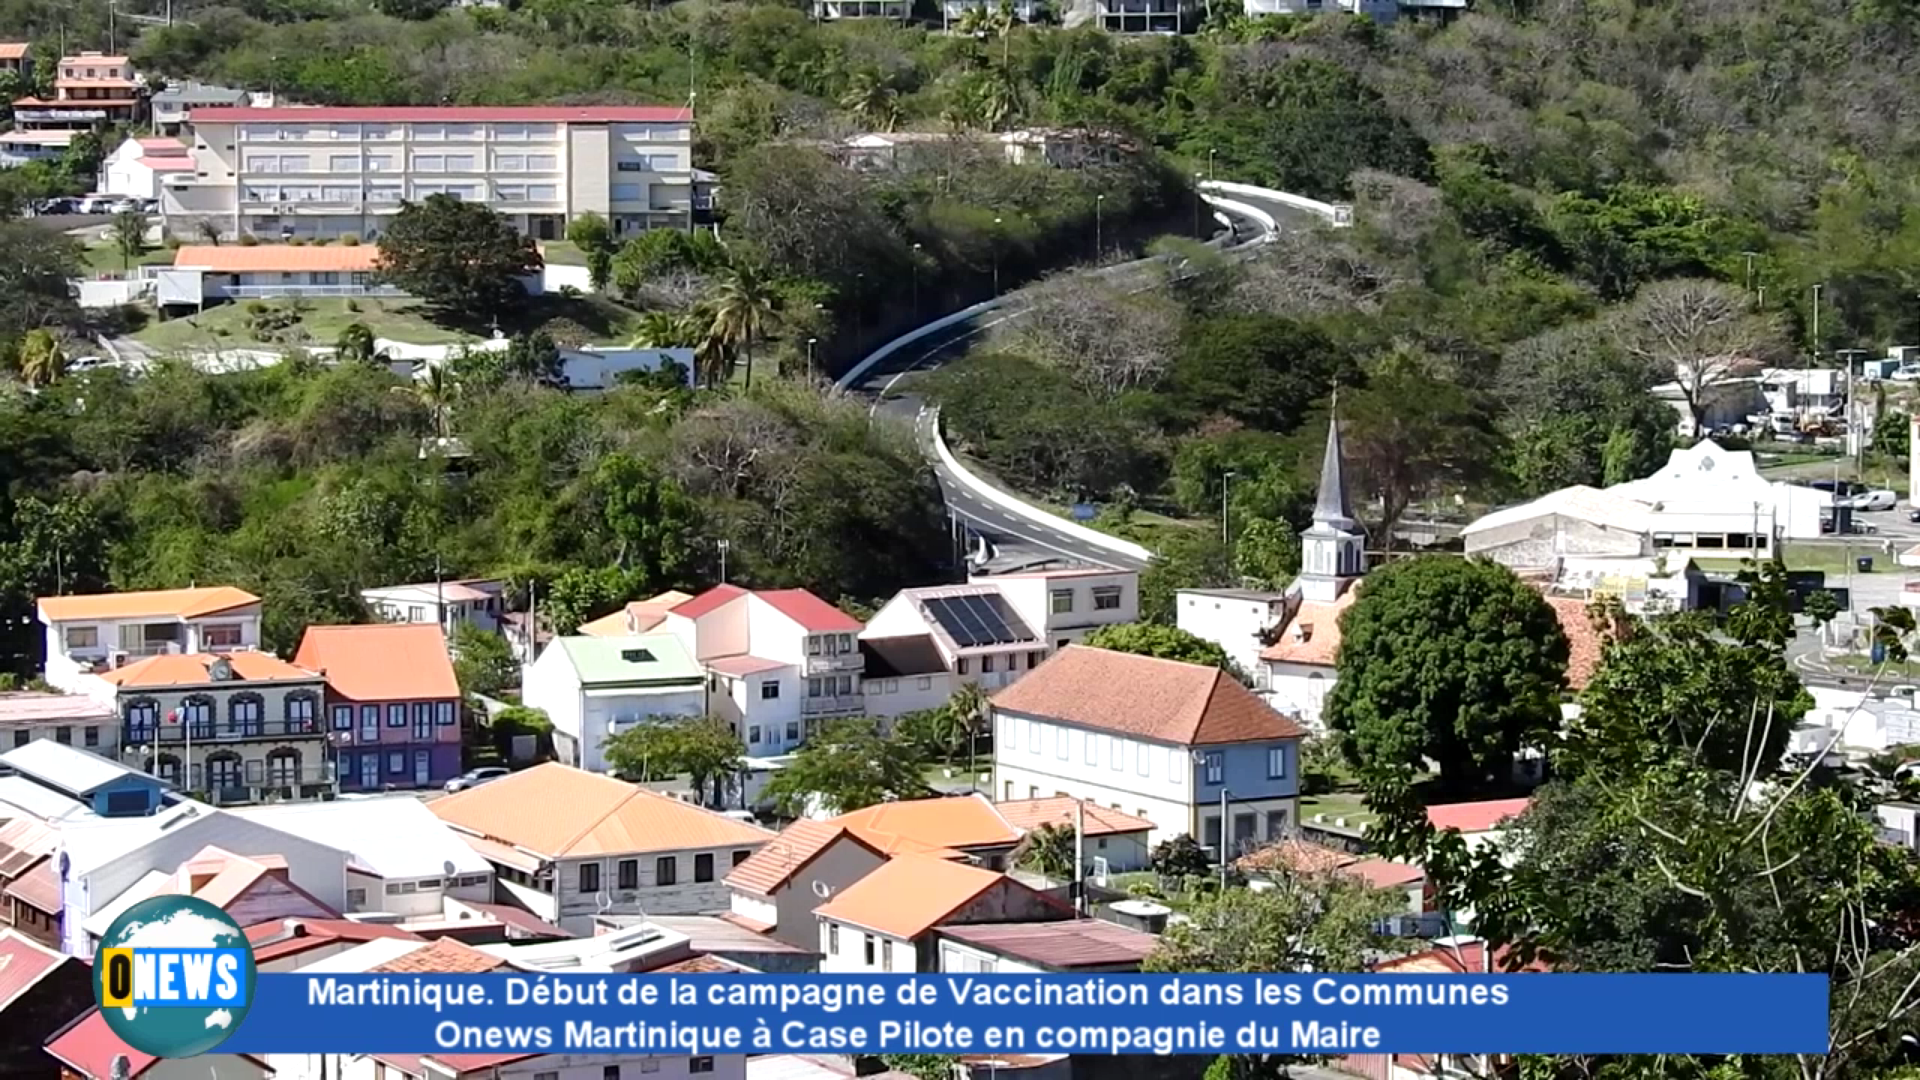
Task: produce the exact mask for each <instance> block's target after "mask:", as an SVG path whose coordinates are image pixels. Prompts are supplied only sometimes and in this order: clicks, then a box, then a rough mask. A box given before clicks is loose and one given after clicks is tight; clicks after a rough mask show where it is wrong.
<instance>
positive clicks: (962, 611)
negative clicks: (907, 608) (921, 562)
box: [923, 593, 1034, 649]
mask: <svg viewBox="0 0 1920 1080" xmlns="http://www.w3.org/2000/svg"><path fill="white" fill-rule="evenodd" d="M923 603H924V604H925V605H926V609H927V614H929V615H932V616H933V619H934V621H935V622H937V623H939V624H940V629H941V630H943V631H944V632H945V633H946V634H947V636H948V637H950V638H952V639H953V642H954V644H956V645H958V646H960V647H961V648H963V649H968V648H977V647H979V646H982V645H1012V644H1016V643H1019V642H1023V641H1032V640H1034V636H1033V632H1032V631H1030V630H1028V629H1027V626H1026V624H1025V623H1023V622H1021V621H1020V617H1019V616H1018V615H1015V614H1014V613H1013V612H1012V611H1011V610H1010V609H1008V607H1007V602H1006V600H1005V598H1003V597H1001V596H999V595H998V594H995V593H984V594H964V595H961V596H940V597H932V598H929V599H927V600H925V601H923Z"/></svg>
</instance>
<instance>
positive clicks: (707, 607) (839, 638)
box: [660, 585, 866, 756]
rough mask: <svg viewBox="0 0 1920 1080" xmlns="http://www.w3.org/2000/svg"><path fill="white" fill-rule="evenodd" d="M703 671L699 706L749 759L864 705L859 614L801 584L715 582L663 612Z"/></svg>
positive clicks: (793, 744)
mask: <svg viewBox="0 0 1920 1080" xmlns="http://www.w3.org/2000/svg"><path fill="white" fill-rule="evenodd" d="M660 629H661V630H663V631H665V632H667V633H670V634H673V635H675V636H676V637H678V638H679V639H680V640H681V642H682V643H683V644H685V645H686V646H687V647H688V649H689V650H690V651H691V652H692V653H693V656H694V659H695V660H696V661H697V662H699V664H700V665H701V667H702V668H704V669H705V671H706V673H707V692H708V706H707V707H708V709H709V710H710V711H711V712H712V713H713V714H714V715H715V716H718V717H721V718H722V719H724V720H726V721H727V722H728V723H730V724H732V725H733V726H734V729H735V730H736V731H737V732H738V733H739V735H740V738H741V739H742V741H744V742H745V743H746V744H747V753H748V754H750V755H753V756H772V755H777V754H784V753H787V752H789V751H791V750H794V749H795V748H797V747H798V746H799V745H800V743H801V742H803V741H805V739H806V737H807V735H808V734H809V733H811V732H812V731H814V730H816V729H818V727H819V726H820V724H821V723H822V722H823V721H826V720H828V719H831V718H833V717H837V716H858V715H861V714H862V713H864V712H865V711H866V700H865V698H864V697H863V695H862V694H861V685H860V684H861V674H862V672H863V671H865V669H866V659H865V657H863V656H862V655H861V652H860V648H859V645H858V636H859V634H860V632H861V628H860V620H858V619H856V618H854V617H853V616H851V615H849V614H847V613H846V612H844V611H841V610H840V609H839V608H836V607H834V606H833V605H832V604H829V603H827V602H826V601H825V600H822V599H820V598H819V597H817V596H815V595H813V594H812V593H810V592H808V591H807V590H805V589H770V590H769V589H762V590H758V591H749V590H747V589H742V588H740V587H739V586H737V585H717V586H715V587H713V588H711V589H708V590H707V591H706V592H703V593H701V594H700V595H699V596H696V597H694V598H693V599H691V600H688V601H686V602H685V603H682V604H678V605H676V606H675V607H673V608H672V609H671V610H669V611H668V612H667V614H666V618H665V619H663V620H662V621H661V623H660Z"/></svg>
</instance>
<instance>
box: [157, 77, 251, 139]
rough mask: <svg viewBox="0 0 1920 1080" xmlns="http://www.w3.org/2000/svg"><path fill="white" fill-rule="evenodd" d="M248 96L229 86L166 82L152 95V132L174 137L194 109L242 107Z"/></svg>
mask: <svg viewBox="0 0 1920 1080" xmlns="http://www.w3.org/2000/svg"><path fill="white" fill-rule="evenodd" d="M251 100H252V95H250V94H248V93H247V92H246V91H245V90H236V89H234V88H233V87H230V86H210V85H208V84H206V83H197V82H194V81H193V80H191V79H188V80H186V81H185V82H177V83H169V84H168V85H167V88H166V89H164V90H162V91H160V92H159V93H157V94H155V95H153V99H152V105H153V130H154V131H156V132H158V133H160V134H162V135H177V134H179V133H180V132H181V131H182V130H184V129H185V128H186V126H187V114H188V113H190V112H192V111H193V110H194V109H206V108H214V107H218V106H226V107H229V108H230V107H233V106H237V105H245V104H247V103H248V102H249V101H251Z"/></svg>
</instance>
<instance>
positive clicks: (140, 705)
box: [121, 697, 160, 746]
mask: <svg viewBox="0 0 1920 1080" xmlns="http://www.w3.org/2000/svg"><path fill="white" fill-rule="evenodd" d="M121 715H122V716H123V717H124V718H125V720H126V724H127V730H126V734H125V736H124V737H123V738H122V739H121V742H123V743H125V744H127V745H128V746H143V745H145V744H147V743H151V742H153V740H154V739H155V738H156V737H157V736H158V734H159V730H160V703H159V702H157V701H155V700H153V699H152V698H150V697H137V698H129V699H127V703H126V704H125V705H124V706H122V712H121Z"/></svg>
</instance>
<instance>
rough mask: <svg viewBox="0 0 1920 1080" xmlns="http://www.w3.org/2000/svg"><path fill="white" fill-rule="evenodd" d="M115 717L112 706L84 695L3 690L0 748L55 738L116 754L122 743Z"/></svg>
mask: <svg viewBox="0 0 1920 1080" xmlns="http://www.w3.org/2000/svg"><path fill="white" fill-rule="evenodd" d="M114 720H115V717H114V715H113V710H112V709H110V708H108V707H107V706H106V705H104V704H102V703H100V702H99V701H98V700H96V699H94V698H90V697H88V696H86V695H85V694H49V693H42V692H40V691H36V690H9V691H5V692H0V750H11V749H13V748H14V747H16V746H25V745H27V743H29V742H31V741H32V740H34V739H52V740H53V741H54V742H58V743H65V744H66V745H68V746H79V747H84V748H86V749H88V750H91V751H93V752H94V753H96V754H99V755H101V756H102V757H113V756H114V754H115V751H116V748H117V747H118V746H119V745H120V740H119V736H120V732H119V730H118V726H117V725H116V724H115V723H114Z"/></svg>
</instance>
